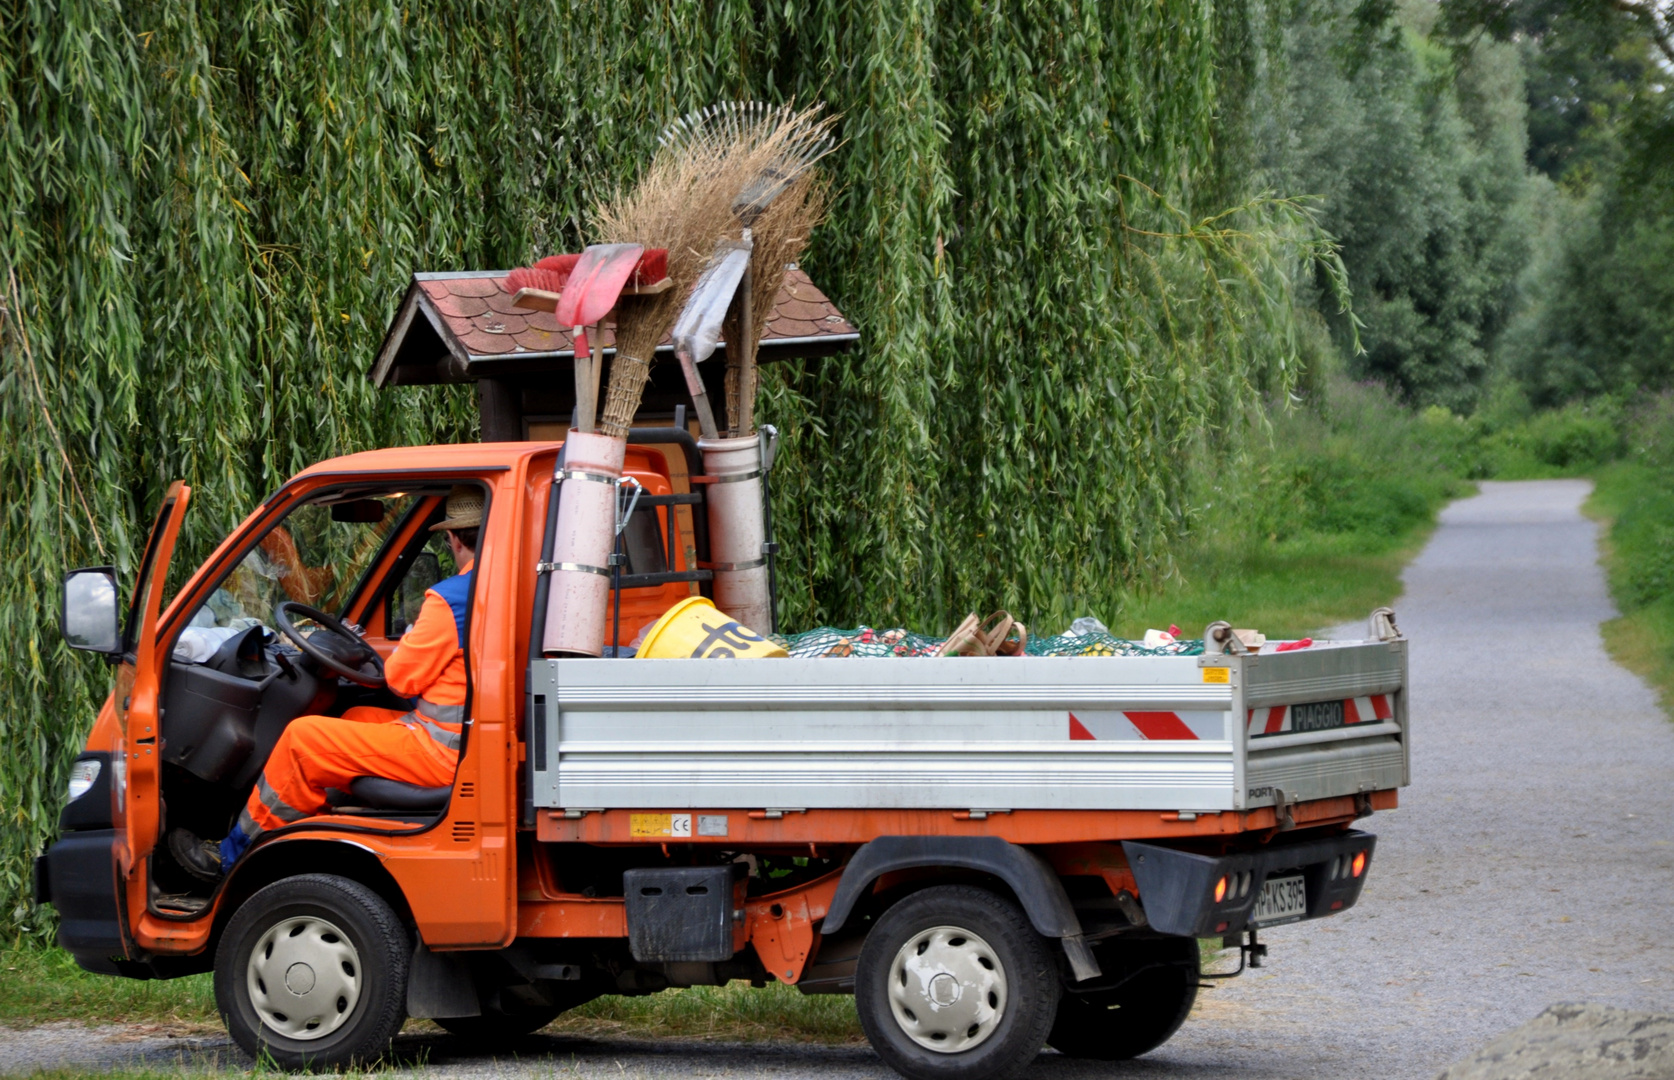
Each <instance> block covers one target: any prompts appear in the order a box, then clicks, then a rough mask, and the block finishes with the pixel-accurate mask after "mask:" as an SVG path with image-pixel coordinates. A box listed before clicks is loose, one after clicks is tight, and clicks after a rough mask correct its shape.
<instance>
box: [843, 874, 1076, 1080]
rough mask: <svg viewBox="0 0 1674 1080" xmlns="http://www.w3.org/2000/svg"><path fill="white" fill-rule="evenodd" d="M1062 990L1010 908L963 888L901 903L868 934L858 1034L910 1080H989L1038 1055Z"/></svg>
mask: <svg viewBox="0 0 1674 1080" xmlns="http://www.w3.org/2000/svg"><path fill="white" fill-rule="evenodd" d="M1060 992H1061V987H1060V984H1059V980H1058V969H1057V965H1056V964H1054V963H1053V958H1052V954H1051V951H1050V949H1049V947H1048V944H1047V942H1046V939H1044V938H1042V937H1041V936H1040V935H1039V934H1037V933H1036V932H1035V930H1034V928H1033V927H1032V926H1030V925H1029V921H1028V919H1027V918H1025V917H1024V915H1023V912H1022V911H1021V910H1019V909H1018V907H1017V905H1016V904H1013V903H1011V902H1010V901H1008V900H1003V899H1001V898H1000V897H998V896H996V895H994V894H993V893H991V892H988V891H986V890H984V889H978V888H973V887H971V886H967V885H939V886H936V887H934V888H929V889H925V890H923V891H922V892H917V893H914V894H913V895H912V896H909V897H907V898H906V899H905V900H902V901H901V902H900V903H898V904H896V905H895V906H894V907H892V908H890V909H889V910H888V911H886V912H884V914H883V916H882V917H881V918H880V919H879V920H878V922H877V924H876V925H875V926H874V927H873V928H872V931H871V932H870V933H869V934H867V935H866V942H865V944H864V945H863V946H862V947H861V950H860V959H859V963H858V965H857V967H856V971H855V1007H856V1009H857V1011H858V1012H859V1014H860V1025H861V1027H862V1028H864V1029H865V1031H866V1037H867V1038H868V1039H869V1040H871V1043H872V1047H873V1049H875V1050H876V1051H877V1052H878V1056H879V1057H881V1058H883V1059H884V1062H885V1063H886V1064H888V1065H889V1066H890V1067H891V1068H893V1069H894V1070H895V1071H896V1072H898V1073H900V1074H901V1075H903V1076H907V1077H911V1078H912V1080H991V1078H1000V1077H1008V1076H1014V1075H1016V1074H1017V1073H1019V1072H1021V1071H1022V1070H1023V1068H1024V1067H1025V1066H1027V1065H1028V1063H1029V1062H1030V1061H1032V1060H1033V1059H1034V1057H1035V1055H1036V1054H1038V1053H1039V1052H1040V1048H1041V1046H1042V1045H1043V1044H1044V1043H1045V1041H1046V1034H1047V1032H1048V1030H1050V1028H1051V1026H1052V1018H1053V1015H1054V1013H1055V1011H1056V1009H1057V1005H1058V996H1059V994H1060Z"/></svg>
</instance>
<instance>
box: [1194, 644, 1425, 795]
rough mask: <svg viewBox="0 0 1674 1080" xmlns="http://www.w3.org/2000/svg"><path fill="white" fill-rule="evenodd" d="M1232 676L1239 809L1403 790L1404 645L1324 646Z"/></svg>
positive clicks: (1263, 661) (1230, 660)
mask: <svg viewBox="0 0 1674 1080" xmlns="http://www.w3.org/2000/svg"><path fill="white" fill-rule="evenodd" d="M1204 663H1205V666H1217V665H1221V664H1224V665H1225V666H1227V667H1230V668H1231V669H1232V677H1231V682H1232V687H1233V700H1234V708H1235V714H1236V715H1239V716H1242V717H1243V720H1244V723H1243V726H1242V731H1241V733H1240V734H1241V736H1242V740H1243V751H1244V752H1243V753H1242V754H1241V755H1240V760H1241V763H1242V765H1243V770H1242V771H1243V776H1242V779H1241V782H1240V784H1239V788H1240V791H1239V797H1240V799H1241V800H1242V801H1241V802H1240V804H1239V805H1240V807H1241V808H1244V809H1248V808H1251V807H1257V806H1272V805H1275V804H1278V803H1291V802H1296V801H1301V800H1308V799H1323V798H1330V797H1332V796H1340V795H1356V794H1360V793H1362V792H1369V791H1376V790H1383V789H1388V788H1395V787H1400V786H1403V785H1405V784H1407V783H1408V782H1409V781H1410V747H1409V744H1408V741H1407V693H1406V688H1407V642H1406V641H1405V640H1397V641H1388V642H1323V643H1320V644H1318V645H1316V646H1315V647H1313V648H1311V649H1304V650H1299V651H1297V652H1289V653H1273V654H1269V655H1258V656H1237V657H1233V656H1225V657H1206V658H1205V659H1204Z"/></svg>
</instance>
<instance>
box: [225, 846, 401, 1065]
mask: <svg viewBox="0 0 1674 1080" xmlns="http://www.w3.org/2000/svg"><path fill="white" fill-rule="evenodd" d="M411 951H412V945H411V943H410V942H409V941H408V940H407V933H406V930H405V929H403V927H402V925H401V921H400V920H399V919H398V918H396V915H395V912H393V911H391V910H390V906H389V905H388V904H386V903H385V902H384V901H383V899H382V898H381V897H379V896H378V894H377V893H375V892H373V891H372V890H371V889H368V888H367V887H366V886H364V885H362V884H360V883H359V882H356V881H351V880H349V879H348V878H344V877H337V876H336V875H332V874H304V875H301V876H299V877H293V878H286V879H284V880H283V881H276V882H274V883H273V884H272V885H269V886H267V887H266V888H264V889H262V890H261V891H259V892H257V893H256V894H255V895H254V896H252V897H251V898H250V899H249V900H247V901H245V902H244V905H243V906H242V907H240V908H239V909H238V911H237V913H235V914H234V915H233V917H232V921H231V922H230V923H229V924H228V925H227V930H226V933H225V934H223V935H222V937H221V945H220V948H219V949H217V950H216V953H215V1004H216V1006H217V1007H218V1008H219V1010H220V1012H221V1016H222V1018H223V1019H224V1020H225V1021H226V1024H227V1030H228V1032H229V1033H231V1035H232V1037H233V1039H234V1041H236V1042H237V1043H238V1045H239V1046H241V1047H243V1048H244V1050H245V1051H246V1052H247V1053H249V1054H250V1055H251V1056H252V1057H257V1058H259V1057H260V1056H261V1055H262V1054H264V1053H265V1054H267V1055H268V1056H270V1057H271V1058H272V1059H273V1060H274V1061H275V1062H276V1063H277V1064H278V1065H279V1066H281V1067H282V1068H285V1069H303V1068H310V1067H313V1068H334V1067H337V1066H340V1065H349V1064H368V1063H370V1062H373V1061H376V1060H377V1059H378V1058H379V1057H381V1056H382V1055H383V1054H384V1052H385V1051H387V1050H388V1049H389V1045H390V1041H391V1040H392V1039H394V1038H395V1035H396V1033H397V1032H399V1031H400V1030H401V1024H402V1021H403V1020H405V1019H406V1016H407V961H408V956H409V954H410V953H411Z"/></svg>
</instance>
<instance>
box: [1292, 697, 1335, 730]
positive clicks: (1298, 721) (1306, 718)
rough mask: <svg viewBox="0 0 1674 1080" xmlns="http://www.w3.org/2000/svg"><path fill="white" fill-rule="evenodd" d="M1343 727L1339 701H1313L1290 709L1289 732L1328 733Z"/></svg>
mask: <svg viewBox="0 0 1674 1080" xmlns="http://www.w3.org/2000/svg"><path fill="white" fill-rule="evenodd" d="M1342 726H1343V703H1342V702H1341V701H1315V702H1312V703H1310V704H1307V705H1292V706H1291V707H1290V730H1292V731H1328V730H1330V729H1331V728H1340V727H1342Z"/></svg>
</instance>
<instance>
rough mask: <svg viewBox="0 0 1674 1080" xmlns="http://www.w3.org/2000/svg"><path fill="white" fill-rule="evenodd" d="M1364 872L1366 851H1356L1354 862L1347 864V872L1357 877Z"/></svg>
mask: <svg viewBox="0 0 1674 1080" xmlns="http://www.w3.org/2000/svg"><path fill="white" fill-rule="evenodd" d="M1365 872H1366V853H1365V852H1364V851H1357V852H1355V853H1354V862H1353V863H1352V864H1350V866H1349V873H1351V874H1353V875H1354V876H1355V877H1359V876H1360V875H1361V874H1363V873H1365Z"/></svg>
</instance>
